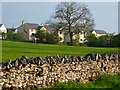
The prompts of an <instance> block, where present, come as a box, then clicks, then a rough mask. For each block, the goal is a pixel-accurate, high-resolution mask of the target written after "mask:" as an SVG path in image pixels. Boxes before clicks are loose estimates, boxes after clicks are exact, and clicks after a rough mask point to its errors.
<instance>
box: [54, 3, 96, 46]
mask: <svg viewBox="0 0 120 90" xmlns="http://www.w3.org/2000/svg"><path fill="white" fill-rule="evenodd" d="M54 18H55V19H58V20H59V21H60V22H63V23H65V24H66V25H67V27H66V29H65V30H67V31H68V33H69V36H70V44H71V45H73V40H72V38H73V32H72V29H75V27H76V26H77V27H78V26H80V27H81V26H82V29H89V28H92V27H93V26H94V20H93V18H92V15H91V14H90V11H89V9H88V7H87V6H86V5H84V4H78V3H75V2H62V3H60V4H58V5H57V7H56V11H55V14H54Z"/></svg>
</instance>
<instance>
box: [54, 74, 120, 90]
mask: <svg viewBox="0 0 120 90" xmlns="http://www.w3.org/2000/svg"><path fill="white" fill-rule="evenodd" d="M55 88H59V89H61V90H63V89H66V88H68V89H70V88H112V89H113V90H120V76H119V75H107V74H106V75H100V76H97V77H96V78H95V80H94V81H92V82H89V83H80V82H79V83H75V82H68V83H57V84H56V85H55V86H54V87H53V89H55ZM81 90H82V89H81ZM110 90H111V89H110Z"/></svg>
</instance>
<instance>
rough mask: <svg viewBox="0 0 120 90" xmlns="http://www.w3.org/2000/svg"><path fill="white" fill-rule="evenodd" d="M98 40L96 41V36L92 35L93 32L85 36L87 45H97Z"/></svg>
mask: <svg viewBox="0 0 120 90" xmlns="http://www.w3.org/2000/svg"><path fill="white" fill-rule="evenodd" d="M98 44H99V42H98V38H97V37H96V36H95V35H94V34H90V35H89V36H88V37H87V45H88V46H92V47H94V46H98Z"/></svg>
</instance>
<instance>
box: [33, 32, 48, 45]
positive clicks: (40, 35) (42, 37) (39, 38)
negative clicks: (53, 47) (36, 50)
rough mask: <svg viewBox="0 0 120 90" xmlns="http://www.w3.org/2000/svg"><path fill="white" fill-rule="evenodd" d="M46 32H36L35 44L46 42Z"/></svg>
mask: <svg viewBox="0 0 120 90" xmlns="http://www.w3.org/2000/svg"><path fill="white" fill-rule="evenodd" d="M46 34H47V33H46V32H45V31H44V30H37V33H36V34H35V37H36V38H37V42H42V43H43V42H46Z"/></svg>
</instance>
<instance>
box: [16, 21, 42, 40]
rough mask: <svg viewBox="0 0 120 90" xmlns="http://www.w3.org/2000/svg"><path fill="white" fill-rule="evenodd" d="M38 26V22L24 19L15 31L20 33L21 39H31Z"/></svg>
mask: <svg viewBox="0 0 120 90" xmlns="http://www.w3.org/2000/svg"><path fill="white" fill-rule="evenodd" d="M39 26H40V25H39V24H33V23H26V22H25V21H22V24H21V25H20V26H19V27H18V28H17V29H16V32H17V33H18V34H21V35H22V39H23V40H26V41H32V40H33V36H32V35H33V34H35V33H36V29H37V28H38V27H39Z"/></svg>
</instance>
